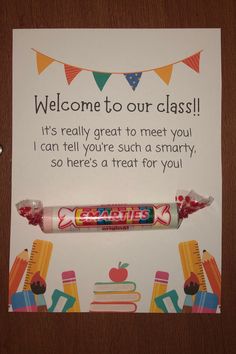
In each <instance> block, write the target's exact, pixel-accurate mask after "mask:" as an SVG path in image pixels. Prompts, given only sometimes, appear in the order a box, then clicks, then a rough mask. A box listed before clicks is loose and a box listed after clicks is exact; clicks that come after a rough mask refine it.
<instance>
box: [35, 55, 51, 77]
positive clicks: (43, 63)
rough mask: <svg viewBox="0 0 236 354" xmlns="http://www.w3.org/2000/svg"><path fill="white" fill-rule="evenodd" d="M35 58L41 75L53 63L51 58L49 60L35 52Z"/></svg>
mask: <svg viewBox="0 0 236 354" xmlns="http://www.w3.org/2000/svg"><path fill="white" fill-rule="evenodd" d="M36 58H37V68H38V73H39V74H41V73H42V72H43V71H44V70H45V69H46V68H47V67H48V66H49V65H50V64H51V63H52V62H53V61H55V60H54V59H53V58H50V57H48V56H47V55H44V54H42V53H39V52H36Z"/></svg>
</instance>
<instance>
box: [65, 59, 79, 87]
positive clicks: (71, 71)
mask: <svg viewBox="0 0 236 354" xmlns="http://www.w3.org/2000/svg"><path fill="white" fill-rule="evenodd" d="M64 69H65V74H66V80H67V82H68V85H70V83H71V81H72V80H74V78H75V77H76V76H77V75H78V74H79V72H80V71H81V69H79V68H76V67H75V66H71V65H67V64H64Z"/></svg>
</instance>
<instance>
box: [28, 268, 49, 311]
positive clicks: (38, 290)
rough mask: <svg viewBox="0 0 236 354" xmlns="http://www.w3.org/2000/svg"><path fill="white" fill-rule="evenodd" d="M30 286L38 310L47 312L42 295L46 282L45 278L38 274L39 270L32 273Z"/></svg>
mask: <svg viewBox="0 0 236 354" xmlns="http://www.w3.org/2000/svg"><path fill="white" fill-rule="evenodd" d="M30 287H31V290H32V292H33V293H34V297H35V302H36V305H37V307H38V312H47V304H46V301H45V298H44V295H43V294H44V293H45V291H46V283H45V280H44V279H43V278H42V277H41V276H40V272H36V273H35V274H34V276H33V277H32V279H31V282H30Z"/></svg>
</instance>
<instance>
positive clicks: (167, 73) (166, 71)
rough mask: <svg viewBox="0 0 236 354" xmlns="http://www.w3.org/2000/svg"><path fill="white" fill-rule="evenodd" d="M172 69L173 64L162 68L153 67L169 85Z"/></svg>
mask: <svg viewBox="0 0 236 354" xmlns="http://www.w3.org/2000/svg"><path fill="white" fill-rule="evenodd" d="M172 70H173V65H172V64H171V65H167V66H163V67H162V68H157V69H155V70H154V71H155V73H156V74H157V75H158V76H159V77H160V78H161V79H162V80H163V81H164V82H165V83H166V84H167V85H169V82H170V78H171V74H172Z"/></svg>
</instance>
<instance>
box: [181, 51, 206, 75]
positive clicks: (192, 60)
mask: <svg viewBox="0 0 236 354" xmlns="http://www.w3.org/2000/svg"><path fill="white" fill-rule="evenodd" d="M200 54H201V52H199V53H196V54H194V55H192V56H191V57H188V58H186V59H184V60H182V62H183V63H184V64H186V65H188V66H189V67H190V68H191V69H193V70H194V71H196V72H197V73H199V61H200Z"/></svg>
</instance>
